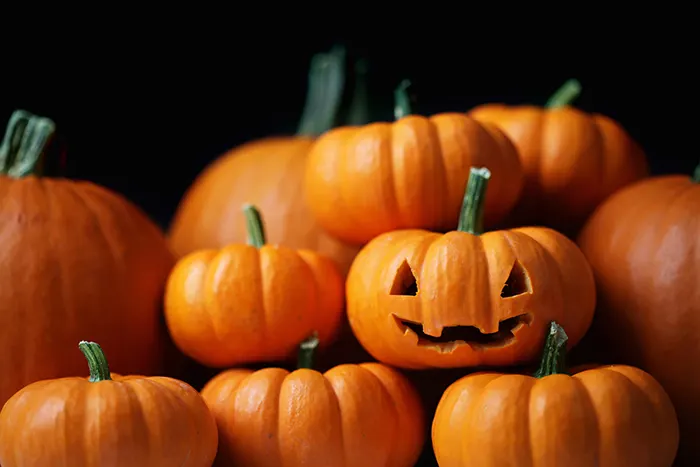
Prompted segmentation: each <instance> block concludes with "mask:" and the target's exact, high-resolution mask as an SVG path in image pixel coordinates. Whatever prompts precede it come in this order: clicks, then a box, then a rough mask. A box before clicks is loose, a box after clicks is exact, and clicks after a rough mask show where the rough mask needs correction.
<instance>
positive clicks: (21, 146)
mask: <svg viewBox="0 0 700 467" xmlns="http://www.w3.org/2000/svg"><path fill="white" fill-rule="evenodd" d="M55 131H56V125H55V124H54V122H53V121H52V120H51V119H48V118H44V117H39V116H37V115H34V114H32V113H29V112H27V111H25V110H15V112H14V113H13V114H12V116H11V117H10V121H9V122H8V124H7V130H6V131H5V137H4V138H3V141H2V145H0V174H2V175H7V176H10V177H14V178H21V177H26V176H27V175H41V173H40V172H41V165H42V164H41V159H42V157H41V156H42V154H43V153H44V150H45V149H46V148H47V146H48V144H49V141H50V140H51V138H52V137H53V135H54V133H55Z"/></svg>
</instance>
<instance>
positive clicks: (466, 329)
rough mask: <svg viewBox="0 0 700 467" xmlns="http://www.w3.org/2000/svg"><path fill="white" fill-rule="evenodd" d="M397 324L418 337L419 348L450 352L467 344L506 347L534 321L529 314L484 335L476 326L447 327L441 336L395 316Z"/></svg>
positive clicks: (481, 346) (505, 322)
mask: <svg viewBox="0 0 700 467" xmlns="http://www.w3.org/2000/svg"><path fill="white" fill-rule="evenodd" d="M393 316H394V319H395V320H396V324H397V325H398V326H399V329H401V330H402V331H403V332H404V334H406V333H413V334H416V335H417V336H418V346H420V347H433V348H436V349H437V350H439V351H440V352H450V351H452V350H453V349H454V348H455V347H457V346H458V345H463V344H467V345H470V346H471V347H473V348H491V347H504V346H506V345H508V344H509V343H510V342H511V341H512V340H513V339H515V334H514V332H515V331H516V330H518V329H519V328H520V327H521V326H524V325H529V324H530V322H531V321H532V318H531V316H530V315H529V314H528V313H525V314H522V315H518V316H514V317H512V318H508V319H504V320H503V321H501V322H499V323H498V331H496V332H493V333H483V332H481V331H480V330H479V328H477V327H476V326H445V327H444V328H442V332H441V333H440V335H439V336H437V337H436V336H430V335H428V334H425V333H424V332H423V325H422V324H421V323H416V322H413V321H408V320H405V319H401V318H399V317H398V316H396V315H393Z"/></svg>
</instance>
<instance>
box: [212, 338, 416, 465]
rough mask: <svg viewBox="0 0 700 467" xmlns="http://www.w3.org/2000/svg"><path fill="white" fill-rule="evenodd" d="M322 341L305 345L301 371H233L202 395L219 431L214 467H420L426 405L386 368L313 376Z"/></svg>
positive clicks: (333, 371) (353, 368) (352, 368)
mask: <svg viewBox="0 0 700 467" xmlns="http://www.w3.org/2000/svg"><path fill="white" fill-rule="evenodd" d="M317 345H318V338H317V337H312V338H310V339H308V340H306V341H305V342H304V343H302V345H301V348H300V358H299V369H297V370H296V371H293V372H291V373H290V372H288V371H286V370H283V369H281V368H267V369H264V370H259V371H256V372H253V371H252V370H247V369H233V370H227V371H225V372H223V373H221V374H219V375H218V376H216V377H215V378H214V379H212V380H211V381H210V382H209V383H207V385H206V386H205V387H204V389H202V397H203V398H204V400H205V401H206V403H207V404H208V405H209V408H210V410H211V411H212V413H213V414H214V416H215V418H216V421H217V425H218V427H219V440H220V441H219V453H218V455H217V458H216V463H215V465H217V466H222V467H223V466H230V465H241V466H246V467H258V466H265V467H284V466H300V465H303V466H307V467H330V466H341V465H342V466H344V467H385V466H393V467H413V466H414V465H415V464H416V460H417V459H418V456H419V455H420V453H421V450H422V448H423V444H424V441H425V431H424V426H423V423H424V419H425V415H424V413H423V411H422V408H421V405H420V400H419V398H418V395H417V393H416V392H415V389H414V388H413V387H412V386H411V385H410V383H409V382H408V380H407V379H406V378H405V377H403V376H402V375H401V374H400V373H399V372H397V371H396V370H394V369H392V368H389V367H387V366H384V365H382V364H379V363H363V364H359V365H340V366H337V367H335V368H333V369H331V370H329V371H327V372H326V373H320V372H318V371H315V370H313V369H311V368H312V356H313V351H314V349H315V347H316V346H317Z"/></svg>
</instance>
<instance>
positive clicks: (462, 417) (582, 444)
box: [432, 322, 679, 467]
mask: <svg viewBox="0 0 700 467" xmlns="http://www.w3.org/2000/svg"><path fill="white" fill-rule="evenodd" d="M566 342H567V336H566V333H565V332H564V329H563V328H562V327H561V326H559V325H558V324H557V323H556V322H552V323H551V325H550V327H549V333H548V334H547V338H546V342H545V348H544V354H543V356H542V363H541V365H540V367H539V369H538V370H537V371H536V372H535V374H534V376H529V375H518V374H502V373H490V372H481V373H473V374H471V375H468V376H466V377H464V378H462V379H460V380H458V381H456V382H455V383H453V384H452V385H451V386H450V387H449V388H448V389H447V391H445V394H444V395H443V396H442V399H441V400H440V403H439V404H438V408H437V410H436V412H435V417H434V419H433V432H432V439H433V449H434V450H435V457H436V459H437V462H438V465H439V466H440V467H462V466H465V465H475V466H476V465H479V466H481V465H483V466H489V467H501V466H502V467H506V466H508V467H510V466H512V465H528V466H532V467H559V466H567V467H568V466H570V467H590V466H593V465H596V466H601V467H602V466H610V467H613V466H614V467H626V466H629V467H671V466H672V465H673V459H674V457H675V455H676V450H677V449H678V437H679V435H678V421H677V419H676V414H675V411H674V409H673V405H672V404H671V400H670V399H669V397H668V395H667V394H666V392H665V391H664V389H663V388H662V387H661V385H660V384H659V383H658V382H657V381H656V380H655V379H654V378H653V377H652V376H651V375H649V374H648V373H646V372H644V371H642V370H640V369H638V368H634V367H630V366H625V365H611V366H602V367H597V368H590V369H586V370H584V371H580V372H579V371H576V370H573V371H572V374H569V373H567V369H566V365H565V354H566Z"/></svg>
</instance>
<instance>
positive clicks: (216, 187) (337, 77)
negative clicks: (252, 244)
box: [169, 50, 361, 274]
mask: <svg viewBox="0 0 700 467" xmlns="http://www.w3.org/2000/svg"><path fill="white" fill-rule="evenodd" d="M344 60H345V59H344V54H343V53H342V50H334V51H333V52H331V53H330V54H318V55H316V56H315V57H314V59H313V61H312V63H311V70H310V73H309V93H308V95H307V102H306V107H305V110H304V115H303V116H302V120H301V123H300V126H299V131H298V132H297V135H296V136H293V137H270V138H265V139H261V140H258V141H253V142H250V143H247V144H245V145H243V146H240V147H238V148H235V149H233V150H231V151H229V152H227V153H226V154H224V155H223V156H222V157H220V158H219V159H217V160H216V161H215V162H213V163H212V164H211V165H210V166H209V167H207V168H206V169H205V170H204V172H202V174H200V175H199V177H197V179H196V180H195V182H194V183H193V185H192V186H191V187H190V188H189V190H188V191H187V193H186V194H185V196H184V197H183V199H182V201H181V202H180V205H179V206H178V208H177V211H176V213H175V216H174V218H173V222H172V225H171V227H170V233H169V236H170V241H171V244H172V246H173V248H174V250H175V252H176V253H177V254H178V255H179V256H184V255H186V254H188V253H191V252H193V251H195V250H200V249H204V248H221V247H223V246H225V245H228V244H230V243H239V242H243V241H244V239H245V235H246V233H245V223H244V222H242V220H241V218H240V216H238V215H235V212H237V211H238V209H240V206H241V204H243V203H244V202H248V203H252V204H255V205H256V206H258V207H259V208H260V209H261V210H262V211H263V212H264V213H265V218H266V220H267V234H268V236H269V239H270V241H271V242H273V243H279V244H282V245H287V246H289V247H290V248H303V249H310V250H316V251H319V252H321V253H323V254H325V255H327V256H329V257H330V258H332V259H333V260H334V261H336V262H337V264H338V267H339V268H340V270H341V272H342V273H343V274H345V273H346V272H347V269H348V268H349V267H350V263H351V262H352V259H353V258H354V257H355V254H356V253H357V250H358V248H357V247H354V246H350V245H346V244H343V243H342V242H340V241H338V240H336V239H334V238H332V237H331V236H329V235H328V234H327V233H326V232H324V231H323V229H321V228H320V227H319V226H318V225H317V224H316V222H315V221H314V219H313V217H312V215H311V212H310V211H309V209H308V207H307V206H306V202H305V200H304V197H303V189H302V182H303V176H304V169H305V167H306V165H305V164H306V158H307V155H308V153H309V150H310V148H311V146H312V145H313V143H314V140H315V138H316V137H317V136H318V135H320V134H321V133H323V132H324V131H326V130H328V129H329V128H331V127H332V126H333V125H334V123H335V115H336V112H337V110H338V107H339V105H340V101H341V96H342V94H343V87H344V86H343V81H344V78H343V76H344ZM357 105H361V103H360V104H357ZM358 109H359V107H358Z"/></svg>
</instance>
